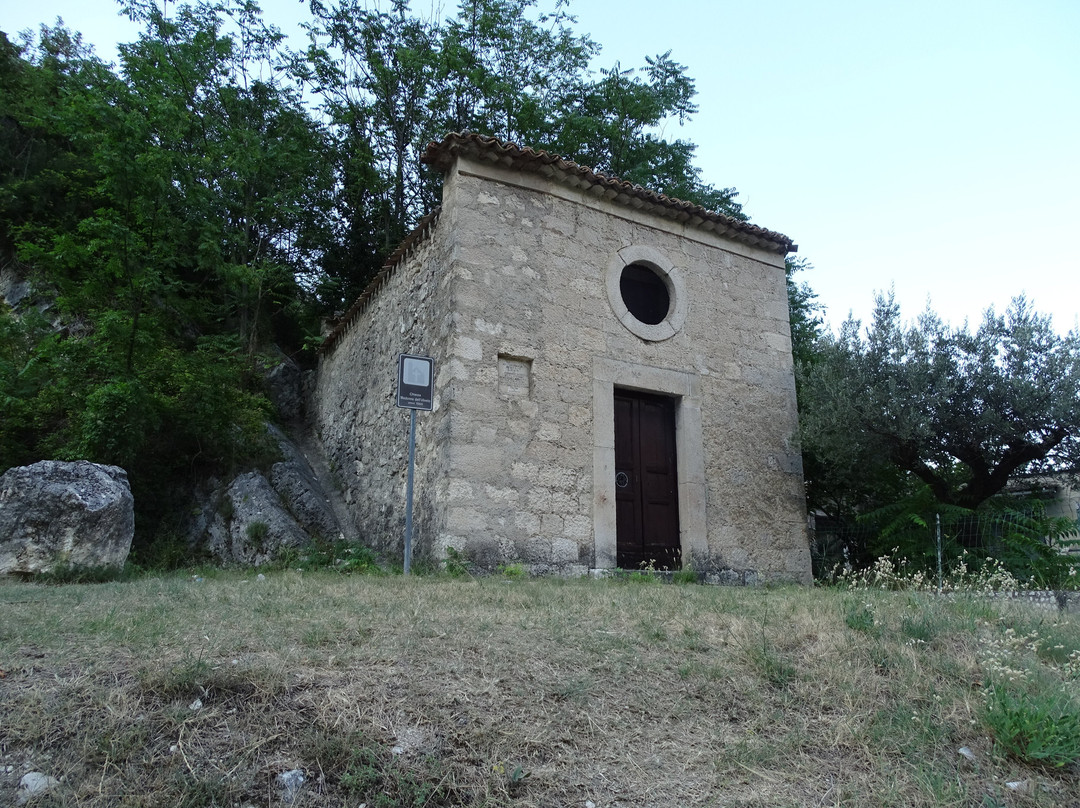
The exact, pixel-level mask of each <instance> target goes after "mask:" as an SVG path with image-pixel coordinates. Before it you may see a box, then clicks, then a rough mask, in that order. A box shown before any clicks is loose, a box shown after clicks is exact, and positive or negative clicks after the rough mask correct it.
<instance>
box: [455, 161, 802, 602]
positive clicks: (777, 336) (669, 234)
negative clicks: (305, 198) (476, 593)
mask: <svg viewBox="0 0 1080 808" xmlns="http://www.w3.org/2000/svg"><path fill="white" fill-rule="evenodd" d="M441 226H442V227H444V228H445V229H446V232H447V234H448V235H447V237H448V238H451V239H453V240H454V242H455V247H454V249H453V253H452V254H453V257H454V262H453V270H452V275H453V278H454V282H453V285H452V305H453V309H454V313H455V314H454V318H453V329H452V337H451V344H450V348H449V369H448V373H449V376H450V379H449V381H448V383H447V387H446V391H445V394H444V405H446V406H448V408H449V411H450V426H449V432H448V436H449V440H450V444H451V449H450V457H449V464H448V471H449V474H450V477H451V479H452V480H453V482H452V483H451V485H450V487H449V488H448V489H447V496H448V498H447V500H446V502H445V507H446V512H447V520H446V523H445V532H444V534H443V536H442V538H441V539H440V542H441V543H442V544H443V545H452V546H455V547H457V548H459V549H462V550H464V551H466V552H467V553H468V554H470V555H472V556H475V557H477V558H479V559H481V560H483V561H485V562H489V563H490V562H491V561H495V560H502V561H509V560H519V561H524V562H526V563H527V564H529V565H530V567H531V568H532V569H533V570H534V571H541V570H558V571H563V572H574V571H578V570H582V569H584V568H586V567H595V566H609V565H610V559H606V558H600V557H598V553H597V549H596V548H597V536H596V529H597V528H596V526H597V518H596V513H595V510H596V503H597V498H598V494H597V490H596V489H597V487H598V486H601V485H602V484H603V481H601V480H595V479H594V477H595V474H596V468H597V465H598V464H597V455H596V452H597V445H598V438H597V432H598V426H601V427H602V426H603V425H598V423H597V422H596V420H595V412H596V400H595V399H596V395H597V394H596V384H595V382H596V379H597V376H598V373H600V375H604V374H605V373H606V371H605V372H599V371H598V370H597V363H601V364H602V363H605V362H607V363H608V366H610V363H615V366H616V367H623V368H625V369H626V371H625V373H623V374H622V376H621V377H620V375H619V373H618V372H616V373H615V374H614V377H613V378H612V379H611V380H610V381H611V384H613V385H614V386H616V387H618V386H626V387H640V388H642V389H650V387H649V384H648V382H647V379H646V381H645V382H644V383H642V382H641V381H640V380H639V381H635V378H634V376H635V370H636V369H638V368H640V369H644V372H645V374H646V377H647V376H648V371H650V370H653V369H659V370H660V371H668V372H671V371H673V372H675V373H678V374H682V375H683V376H685V377H686V378H688V379H691V381H692V382H693V383H694V384H695V385H696V387H697V390H698V391H699V392H698V395H699V402H698V403H699V406H700V409H699V410H698V409H695V408H692V407H683V408H682V409H680V413H682V415H681V417H683V418H693V419H699V421H700V424H699V426H697V427H696V428H697V429H698V430H699V434H700V437H699V438H698V442H699V443H700V446H699V447H698V450H699V451H700V452H701V455H702V457H701V458H700V459H699V462H700V463H701V464H703V466H704V480H705V484H704V487H705V490H704V491H702V492H699V498H700V499H701V500H702V502H700V503H699V505H700V507H701V509H702V510H703V511H704V514H703V517H702V518H701V519H700V520H699V524H698V525H697V528H696V529H698V530H699V531H700V532H701V533H702V535H699V536H694V537H690V540H689V541H687V540H684V547H687V546H689V547H691V548H692V553H691V555H692V556H693V557H694V558H693V563H694V564H695V566H697V567H699V568H708V569H734V570H737V571H739V572H740V573H743V572H746V571H750V572H751V573H752V574H754V575H756V576H758V577H760V578H761V579H764V580H769V579H789V580H790V579H796V580H804V581H805V580H808V579H809V569H810V564H809V552H808V549H807V540H806V524H805V516H804V514H805V511H804V506H803V494H802V469H801V460H800V455H799V451H798V447H797V442H796V433H797V415H796V408H795V395H794V380H793V374H792V366H791V350H790V336H789V327H788V316H787V293H786V286H785V278H784V271H783V258H782V256H777V255H774V254H767V253H764V252H761V251H758V250H754V249H753V248H749V247H745V246H742V245H737V244H731V243H726V242H725V240H724V239H722V238H720V237H719V236H716V235H713V234H708V233H701V232H697V231H694V230H693V229H692V228H690V227H684V226H682V225H679V224H678V223H675V222H671V221H670V220H660V219H658V218H657V217H655V216H649V215H645V214H640V215H637V216H635V215H633V211H627V210H626V209H625V208H623V207H619V206H616V205H614V204H612V203H610V202H605V201H604V200H602V199H597V198H596V197H595V196H593V195H591V194H589V193H588V192H576V191H573V190H571V189H567V188H565V187H562V186H554V185H553V184H550V183H545V182H544V181H543V180H542V179H540V178H536V177H529V176H522V175H520V174H518V173H516V172H512V171H505V170H502V169H499V168H496V167H492V166H488V165H478V164H475V163H472V162H469V161H467V160H464V159H463V160H461V161H460V162H459V165H458V170H457V171H456V172H454V173H452V174H451V175H450V176H449V177H448V179H447V183H446V187H445V190H444V214H443V221H442V222H441ZM634 249H638V250H639V252H640V254H643V255H649V254H651V253H649V251H650V250H651V251H653V252H655V253H656V254H658V255H657V258H658V260H663V259H666V260H668V261H669V262H670V263H671V264H672V269H673V272H675V273H677V274H678V276H679V277H680V278H681V281H682V283H683V286H684V288H683V289H682V291H681V295H682V296H683V298H684V299H683V300H682V301H681V302H682V303H684V304H685V305H686V314H685V320H684V322H683V324H682V327H681V329H680V330H679V331H678V332H677V333H675V334H674V335H673V336H671V337H670V338H668V339H664V340H662V341H655V342H653V341H644V340H642V339H640V338H639V337H638V336H636V335H635V334H633V333H631V332H630V331H629V330H627V328H625V327H624V326H623V325H622V324H621V323H620V321H619V319H618V318H617V315H616V313H615V312H614V311H613V308H612V304H611V301H610V293H609V284H608V283H607V276H608V273H610V272H611V271H612V268H613V267H615V268H616V269H617V270H621V268H622V266H623V265H625V263H628V262H629V261H627V260H625V258H626V256H631V257H632V256H633V255H635V254H637V253H634V252H633V251H634ZM628 250H629V252H627V251H628ZM609 375H610V374H609ZM661 392H670V391H661ZM599 431H601V432H602V431H603V429H600V430H599ZM599 442H602V440H601V441H599ZM690 448H691V450H692V449H693V447H690ZM681 461H682V458H680V462H681ZM613 490H614V489H613V483H612V489H611V491H612V495H613ZM601 499H602V497H601ZM683 529H684V531H686V530H694V529H695V526H694V525H693V524H691V525H687V524H686V523H685V520H684V524H683ZM685 556H686V553H685V552H684V557H685Z"/></svg>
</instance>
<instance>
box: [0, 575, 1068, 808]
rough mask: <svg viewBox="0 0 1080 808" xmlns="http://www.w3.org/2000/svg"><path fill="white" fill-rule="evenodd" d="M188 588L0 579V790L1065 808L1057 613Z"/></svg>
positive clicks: (411, 581) (441, 587)
mask: <svg viewBox="0 0 1080 808" xmlns="http://www.w3.org/2000/svg"><path fill="white" fill-rule="evenodd" d="M204 575H205V579H202V580H196V579H193V578H192V577H191V576H188V575H179V574H177V575H174V576H163V577H143V578H137V579H135V580H131V581H126V582H123V583H103V584H92V585H91V584H80V585H64V586H45V585H40V584H27V583H16V582H8V583H4V584H0V609H2V614H3V618H2V620H0V676H2V678H0V804H8V801H9V800H10V801H11V803H12V804H13V803H14V800H15V797H16V788H17V786H18V783H19V780H20V778H21V777H22V776H23V775H24V774H25V773H27V772H30V771H37V772H42V773H43V774H45V775H48V776H51V777H55V778H56V779H57V780H59V781H60V782H59V785H58V786H57V787H55V788H54V789H52V790H51V791H49V792H47V793H46V794H44V795H41V796H39V797H36V798H35V799H34V800H33V802H32V804H33V805H35V806H61V805H62V806H121V805H122V806H228V808H232V807H233V806H237V808H244V807H245V806H252V807H254V806H274V805H281V804H285V803H284V800H285V799H286V798H291V799H292V803H291V804H292V805H295V806H349V808H357V806H361V805H366V806H367V808H376V806H397V805H404V806H417V807H418V806H448V805H470V806H501V805H515V806H580V807H582V808H585V807H586V806H589V805H590V804H591V805H593V806H596V808H605V807H607V806H705V805H717V806H778V805H792V806H796V805H797V806H832V805H837V806H839V805H842V806H888V805H894V806H919V805H956V806H968V805H971V806H1029V805H1030V806H1036V805H1038V806H1051V805H1053V806H1060V805H1080V782H1078V779H1080V778H1078V775H1080V764H1078V763H1077V760H1078V759H1080V709H1078V701H1077V697H1078V693H1077V690H1078V688H1080V663H1078V661H1077V659H1078V656H1080V654H1078V653H1077V649H1078V648H1080V626H1078V624H1077V622H1076V618H1075V617H1072V618H1069V617H1060V616H1059V615H1058V614H1056V613H1046V612H1039V611H1036V610H1034V609H1032V608H1030V607H1026V606H1019V605H1014V606H993V605H991V604H989V603H988V602H986V601H984V600H982V599H979V598H975V597H970V598H969V597H959V598H957V599H956V600H954V601H946V600H942V599H939V598H936V597H934V596H931V595H922V594H917V593H905V592H882V591H874V590H842V589H795V588H790V589H788V588H783V589H730V588H720V587H707V586H699V585H676V584H658V583H653V582H647V581H645V580H609V581H595V580H580V581H563V580H527V579H510V578H507V577H497V576H493V577H489V578H482V579H472V578H462V579H453V578H449V577H445V576H442V577H440V576H431V577H415V576H414V577H411V578H408V579H404V578H401V577H400V576H384V577H381V576H347V575H340V574H334V573H332V572H304V573H300V572H296V571H279V572H274V573H268V574H267V575H266V577H265V579H263V580H258V579H257V578H256V577H255V574H254V573H247V574H241V573H236V572H206V573H204ZM636 577H637V578H639V579H641V578H644V576H636ZM961 748H963V749H964V753H961V752H960V751H959V750H961ZM290 770H299V771H301V772H302V774H303V777H304V781H303V784H302V786H301V787H300V788H299V790H297V791H291V792H290V791H287V790H286V789H285V788H284V787H283V786H282V784H281V783H280V782H279V780H278V775H280V774H281V773H283V772H286V771H290Z"/></svg>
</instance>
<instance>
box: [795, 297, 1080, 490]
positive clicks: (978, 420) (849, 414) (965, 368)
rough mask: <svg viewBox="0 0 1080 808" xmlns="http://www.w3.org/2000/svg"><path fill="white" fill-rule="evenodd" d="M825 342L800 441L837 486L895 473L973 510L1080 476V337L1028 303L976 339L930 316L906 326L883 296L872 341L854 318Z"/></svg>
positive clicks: (811, 376)
mask: <svg viewBox="0 0 1080 808" xmlns="http://www.w3.org/2000/svg"><path fill="white" fill-rule="evenodd" d="M819 344H820V356H819V358H818V360H817V361H816V362H814V363H813V364H812V366H811V368H810V370H809V372H808V373H807V374H806V377H805V378H804V380H803V383H802V390H803V392H804V395H803V399H802V401H801V402H800V407H801V412H802V430H803V442H804V446H805V447H806V448H807V449H808V450H809V451H810V452H812V453H814V454H815V455H816V457H817V458H818V459H819V460H820V461H821V462H822V463H823V464H824V465H825V469H824V473H825V475H826V477H829V478H831V479H832V480H833V484H834V485H835V484H836V483H837V482H842V481H843V480H845V479H848V480H850V479H851V478H852V477H861V478H863V479H869V480H872V479H875V478H876V477H878V476H879V475H880V476H885V477H889V476H892V475H890V468H891V469H895V470H897V471H899V472H902V473H903V474H907V475H911V477H913V478H915V479H916V480H918V481H920V482H921V483H923V484H925V485H926V486H927V488H928V489H929V491H930V492H931V494H932V495H933V497H934V498H935V499H936V501H938V502H940V503H942V504H944V505H951V506H958V507H961V508H966V509H975V508H977V507H979V506H980V505H981V504H982V503H984V502H986V501H987V500H988V499H990V498H991V497H993V496H994V495H995V494H998V493H999V492H1001V491H1002V490H1003V489H1004V488H1005V485H1006V483H1007V482H1008V481H1009V479H1010V478H1011V477H1013V476H1015V475H1017V474H1020V473H1049V472H1076V471H1077V470H1078V469H1080V335H1077V334H1076V333H1069V334H1068V335H1066V336H1061V335H1059V334H1058V333H1057V332H1055V331H1054V329H1053V327H1052V324H1051V322H1050V320H1049V318H1047V317H1043V316H1040V315H1039V314H1037V313H1036V312H1035V311H1033V310H1032V308H1031V305H1030V304H1029V303H1028V302H1027V301H1026V300H1025V299H1024V298H1017V299H1016V300H1014V301H1013V303H1012V304H1011V305H1010V306H1009V308H1008V310H1007V311H1006V312H1005V314H1003V315H998V314H996V313H995V312H994V311H993V310H992V309H991V310H989V311H987V313H986V315H985V317H984V319H983V322H982V324H981V325H980V326H979V328H978V330H976V331H975V332H971V331H970V330H969V329H968V327H967V326H966V324H965V326H963V327H961V328H950V327H948V326H947V325H945V324H944V323H943V322H942V321H941V319H940V318H939V317H937V316H936V315H935V314H934V313H933V312H930V311H927V312H925V313H924V314H923V315H921V316H920V317H919V318H918V320H917V322H916V323H915V324H913V325H910V326H907V327H905V326H904V325H903V324H902V323H901V320H900V310H899V306H898V305H897V304H896V302H895V300H894V299H893V297H892V296H891V295H890V296H888V297H879V298H878V301H877V306H876V309H875V312H874V318H873V322H872V323H871V325H870V327H869V328H868V329H867V330H866V333H865V335H864V334H863V333H862V331H861V327H860V324H859V323H858V322H857V321H854V320H849V321H848V322H846V323H845V324H844V325H843V327H842V328H841V330H840V333H839V335H838V336H836V337H826V338H824V339H822V340H821V341H820V343H819ZM893 479H895V477H893ZM860 489H861V490H863V491H866V490H867V487H866V486H852V487H851V490H856V491H858V490H860Z"/></svg>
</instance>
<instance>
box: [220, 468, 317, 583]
mask: <svg viewBox="0 0 1080 808" xmlns="http://www.w3.org/2000/svg"><path fill="white" fill-rule="evenodd" d="M311 538H312V537H311V536H310V535H308V533H306V532H305V531H304V530H303V529H302V528H301V527H300V525H299V524H298V523H297V521H296V519H294V518H293V516H292V514H291V513H289V511H288V509H287V508H286V507H285V504H284V503H283V502H282V500H281V497H280V496H279V495H278V493H277V491H275V490H274V488H273V486H271V485H270V482H269V480H267V479H266V477H265V476H264V475H263V474H261V473H260V472H258V471H250V472H247V473H246V474H241V475H240V476H238V477H236V478H235V479H234V480H233V481H232V482H231V483H230V484H229V487H228V488H227V489H226V490H225V493H224V497H223V499H222V501H221V504H220V505H219V506H218V508H217V512H216V518H214V519H213V521H211V523H210V526H209V529H208V531H207V542H206V547H207V549H208V550H209V551H210V552H211V553H212V554H213V555H214V556H216V557H217V558H219V559H221V560H222V561H230V562H238V563H241V564H256V565H258V564H263V563H265V562H267V561H270V560H272V559H274V558H277V557H278V556H280V555H281V554H282V551H283V550H286V549H289V548H292V549H298V548H301V547H304V546H306V545H307V544H309V543H310V542H311Z"/></svg>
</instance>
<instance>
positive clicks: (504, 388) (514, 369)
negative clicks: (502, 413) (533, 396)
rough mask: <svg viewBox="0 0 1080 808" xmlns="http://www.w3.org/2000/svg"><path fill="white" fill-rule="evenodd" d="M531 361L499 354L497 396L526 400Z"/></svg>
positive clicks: (529, 381)
mask: <svg viewBox="0 0 1080 808" xmlns="http://www.w3.org/2000/svg"><path fill="white" fill-rule="evenodd" d="M531 376H532V360H531V359H525V358H523V357H520V356H508V355H506V354H499V395H500V396H503V397H504V398H528V397H529V390H530V383H531V378H530V377H531Z"/></svg>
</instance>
